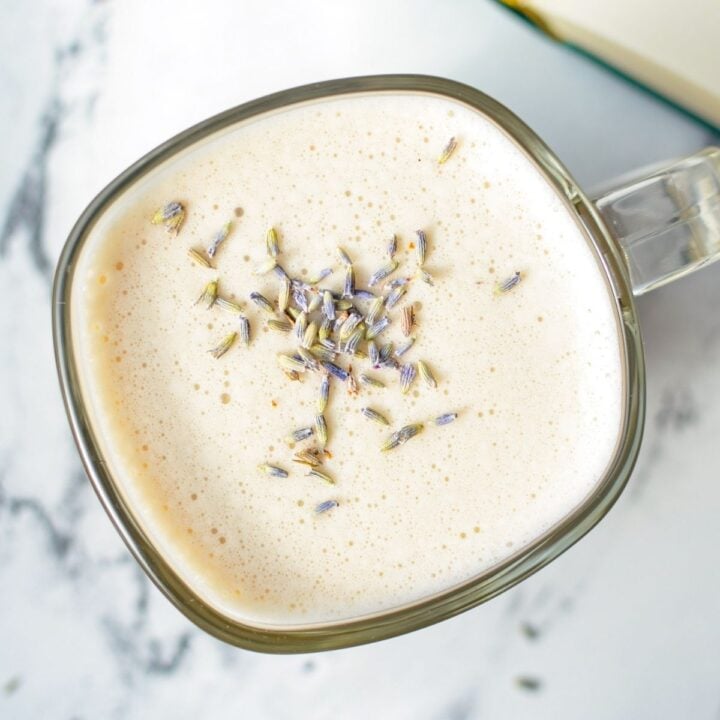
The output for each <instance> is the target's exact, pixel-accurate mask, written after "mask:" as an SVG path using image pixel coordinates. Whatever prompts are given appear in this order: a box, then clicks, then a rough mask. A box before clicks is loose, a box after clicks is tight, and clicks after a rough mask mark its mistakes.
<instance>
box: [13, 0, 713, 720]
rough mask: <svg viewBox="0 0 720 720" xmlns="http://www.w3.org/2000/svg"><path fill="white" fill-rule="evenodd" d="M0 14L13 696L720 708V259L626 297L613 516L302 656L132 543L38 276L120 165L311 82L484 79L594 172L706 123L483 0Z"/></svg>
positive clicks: (362, 713) (47, 714)
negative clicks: (465, 587) (621, 464)
mask: <svg viewBox="0 0 720 720" xmlns="http://www.w3.org/2000/svg"><path fill="white" fill-rule="evenodd" d="M0 18H1V19H2V21H1V22H0V47H2V51H3V63H2V65H1V66H0V93H1V97H2V108H3V112H2V113H0V138H2V143H3V151H2V157H3V161H2V165H1V168H2V169H1V170H0V286H1V287H3V289H4V293H5V297H6V300H5V303H4V304H3V308H2V309H0V323H1V326H0V327H1V333H2V335H1V336H0V337H1V339H2V344H1V345H0V348H1V350H0V367H1V372H0V401H1V403H0V408H1V412H0V599H1V600H0V602H1V605H0V608H1V609H2V611H1V612H0V717H1V718H13V719H14V718H22V719H24V718H33V719H34V718H62V719H65V720H69V719H70V718H75V719H80V718H83V719H86V718H117V719H124V718H148V717H160V718H162V717H169V718H173V720H182V719H184V718H197V717H206V718H231V717H232V718H270V719H271V720H284V719H286V718H288V719H289V718H323V719H324V718H328V719H330V718H332V719H333V720H334V719H335V718H343V719H344V718H348V719H353V718H358V719H360V718H363V719H364V718H367V717H376V718H383V719H384V718H400V719H404V718H408V719H410V718H412V719H413V720H475V719H477V718H553V719H557V718H560V719H564V718H577V717H583V718H585V719H586V720H595V719H605V718H634V719H643V718H648V719H652V720H657V719H658V718H678V717H681V718H694V719H698V720H710V719H711V718H718V717H720V672H719V668H720V622H719V621H718V606H719V605H720V564H719V563H718V561H717V556H716V549H717V546H718V542H719V541H720V523H719V522H718V517H719V516H720V460H719V459H718V451H717V447H718V431H719V430H720V372H719V371H718V368H719V367H720V365H719V361H720V312H718V311H719V310H720V264H719V265H716V266H714V267H712V268H709V269H706V270H705V271H703V272H701V273H699V274H698V275H696V276H694V277H691V278H688V279H686V280H684V281H682V282H679V283H677V284H675V285H673V286H670V287H667V288H665V289H662V290H660V291H656V292H654V293H653V294H652V295H650V296H648V297H645V298H643V299H642V300H641V302H640V303H639V310H640V316H641V321H642V328H643V331H644V336H645V342H646V347H647V361H648V421H647V430H646V436H645V442H644V446H643V449H642V452H641V456H640V460H639V463H638V468H637V471H636V473H635V476H634V478H633V480H632V481H631V483H630V485H629V487H628V489H627V491H626V493H625V494H624V496H623V497H622V498H621V500H620V501H619V502H618V504H617V506H616V507H615V508H614V509H613V511H612V512H611V514H610V515H609V516H608V517H607V518H606V520H605V521H603V522H602V523H601V525H600V526H599V527H598V528H596V529H595V530H594V531H593V532H592V533H591V534H590V535H589V536H588V537H586V538H585V539H584V540H583V541H582V542H581V543H579V544H578V545H576V546H575V547H574V548H573V549H572V550H570V551H569V552H567V553H566V554H565V555H564V556H563V557H561V558H560V559H559V560H558V561H556V562H555V563H554V564H552V565H551V566H549V567H548V568H547V569H545V570H544V571H542V572H540V573H539V574H537V575H535V576H534V577H533V578H532V579H530V580H529V581H527V582H525V583H524V584H522V585H521V586H519V587H517V588H515V589H514V590H512V591H510V592H508V593H506V594H505V595H503V596H501V597H499V598H497V599H496V600H494V601H492V602H490V603H489V604H487V605H485V606H483V607H480V608H477V609H475V610H474V611H471V612H469V613H466V614H465V615H463V616H461V617H459V618H456V619H454V620H452V621H449V622H446V623H443V624H441V625H437V626H435V627H432V628H429V629H427V630H424V631H421V632H417V633H415V634H413V635H409V636H405V637H402V638H397V639H394V640H390V641H387V642H384V643H381V644H378V645H373V646H366V647H362V648H356V649H351V650H346V651H340V652H335V653H331V654H324V655H314V656H296V657H272V656H261V655H256V654H252V653H249V652H244V651H241V650H237V649H234V648H231V647H228V646H225V645H223V644H221V643H220V642H218V641H216V640H214V639H212V638H210V637H209V636H206V635H204V634H203V633H202V632H200V631H199V630H197V629H195V628H194V627H193V626H191V625H190V624H189V623H188V622H187V621H186V620H185V619H184V617H182V616H181V615H180V614H179V613H178V612H177V611H176V610H175V609H174V608H173V607H171V606H170V605H169V603H168V602H167V601H166V600H165V599H164V598H163V597H162V596H161V595H160V593H159V592H158V591H157V590H155V588H154V587H153V586H151V584H150V583H149V581H148V580H147V579H146V578H145V577H144V575H143V574H142V573H141V572H140V570H139V569H138V567H137V566H136V564H135V563H134V561H133V560H132V559H131V558H130V556H129V554H128V552H127V551H126V550H125V548H124V546H123V545H122V544H121V542H120V540H119V539H118V537H117V536H116V534H115V532H114V530H113V529H112V527H111V526H110V523H109V521H108V520H107V518H106V517H105V515H104V513H103V511H102V509H101V507H100V505H99V504H98V502H97V501H96V499H95V497H94V495H93V493H92V490H91V488H90V486H89V484H88V483H87V481H86V479H85V477H84V475H83V473H82V470H81V468H80V464H79V461H78V459H77V456H76V453H75V449H74V446H73V444H72V440H71V437H70V433H69V431H68V427H67V424H66V420H65V416H64V413H63V409H62V405H61V401H60V396H59V392H58V388H57V384H56V378H55V369H54V365H53V358H52V343H51V337H50V297H49V288H50V280H51V274H52V269H53V266H54V263H55V261H56V258H57V256H58V253H59V251H60V248H61V246H62V244H63V242H64V239H65V237H66V234H67V232H68V230H69V228H70V226H71V224H72V223H73V221H74V220H75V218H76V217H77V215H78V214H79V213H80V211H81V210H82V209H83V207H84V206H85V205H86V203H87V202H88V201H89V200H90V198H91V197H92V196H93V194H94V193H95V192H96V191H97V190H99V189H100V188H101V187H102V186H103V185H104V184H105V183H106V182H107V181H109V180H110V179H111V178H112V177H113V176H114V175H115V174H116V173H118V172H119V171H120V170H122V169H123V168H124V167H125V166H126V165H127V164H129V163H130V162H131V161H133V160H134V159H135V158H136V157H137V156H139V155H140V154H141V153H143V152H145V151H146V150H148V149H150V148H151V147H153V146H154V145H156V144H157V143H159V142H160V141H162V140H164V139H165V138H167V137H168V136H170V135H171V134H173V133H175V132H176V131H178V130H181V129H182V128H184V127H185V126H187V125H188V124H190V123H192V122H195V121H197V120H200V119H202V118H204V117H206V116H208V115H210V114H212V113H215V112H217V111H219V110H222V109H224V108H226V107H229V106H231V105H234V104H237V103H240V102H242V101H244V100H248V99H251V98H253V97H256V96H258V95H261V94H264V93H267V92H270V91H274V90H278V89H281V88H285V87H288V86H292V85H296V84H301V83H304V82H309V81H312V80H317V79H324V78H330V77H339V76H345V75H352V74H363V73H374V72H393V71H395V72H402V71H405V72H424V73H432V74H438V75H445V76H448V77H452V78H455V79H458V80H462V81H464V82H467V83H470V84H472V85H475V86H477V87H479V88H481V89H483V90H485V91H487V92H489V93H490V94H492V95H494V96H495V97H497V98H498V99H500V100H501V101H503V102H505V103H506V104H507V105H509V106H510V107H511V108H512V109H513V110H515V111H516V112H517V113H518V114H520V115H521V117H523V118H524V119H525V120H526V121H527V122H528V123H529V124H530V125H532V126H533V127H534V128H535V129H536V130H537V131H538V132H539V133H540V134H541V135H542V136H543V137H544V138H545V139H546V141H547V142H548V143H549V144H550V145H551V146H552V147H553V148H554V149H555V150H556V151H557V152H558V154H559V155H560V156H561V157H562V158H563V160H564V161H565V163H566V164H567V165H568V166H569V167H570V169H571V170H572V171H573V172H574V173H575V174H576V176H577V177H578V179H579V180H580V181H581V182H582V183H583V184H585V185H586V186H592V185H593V184H596V183H598V182H601V181H602V180H604V179H607V178H608V177H610V176H612V175H616V174H618V173H621V172H624V171H626V170H628V169H630V168H632V167H634V166H637V165H642V164H644V163H649V162H653V161H656V160H659V159H662V158H663V157H672V156H676V155H681V154H684V153H689V152H692V151H694V150H696V149H698V148H700V147H702V146H703V145H706V144H709V143H711V142H715V143H717V142H718V140H719V139H718V137H717V135H715V136H713V134H712V133H711V132H709V131H708V130H707V129H706V128H703V127H702V126H700V125H698V124H696V123H694V122H693V121H692V120H690V119H688V118H686V117H684V116H683V115H681V114H679V113H678V112H677V111H675V110H673V109H671V108H669V107H667V106H665V105H663V104H662V103H660V102H659V101H657V100H655V99H654V98H652V97H650V96H648V95H646V94H644V93H643V92H642V91H640V90H638V89H636V88H634V87H631V86H630V85H627V84H625V83H623V82H622V81H621V80H619V79H618V78H616V77H614V76H613V75H611V74H609V73H607V72H606V71H604V70H603V69H601V68H599V67H597V66H595V65H593V64H592V63H590V62H589V61H587V60H586V59H584V58H581V57H579V56H576V55H574V54H572V53H570V52H568V51H567V50H565V49H563V48H561V47H558V46H555V45H553V44H552V43H550V42H549V41H547V40H546V39H544V38H542V37H540V36H539V35H538V34H536V33H535V32H534V31H532V30H531V29H530V28H529V27H527V26H526V25H525V24H523V23H521V22H520V21H519V20H517V19H516V18H515V17H513V16H511V15H509V14H506V13H505V12H504V11H503V10H501V9H500V8H499V7H497V6H496V5H494V4H492V3H489V2H483V1H482V0H452V1H451V2H444V3H434V2H431V1H430V0H423V1H421V2H411V1H410V0H401V1H399V2H392V3H389V2H383V1H382V0H369V1H366V2H363V3H355V2H353V3H350V2H330V0H327V1H326V2H321V1H319V0H316V1H314V2H308V1H307V0H305V1H303V2H291V1H290V0H282V1H280V2H274V3H270V2H260V1H259V0H242V1H241V2H230V0H225V1H224V2H221V1H219V0H218V1H212V0H206V1H205V2H203V3H183V2H181V3H177V2H175V3H170V2H143V1H142V0H125V1H124V2H119V0H118V1H117V2H94V3H92V2H88V0H34V1H33V2H25V3H23V2H20V0H7V2H5V3H3V5H2V8H0ZM719 54H720V53H719ZM524 623H529V624H531V625H532V627H533V628H535V629H536V630H537V633H538V635H537V637H535V638H534V639H531V638H529V637H527V635H526V634H524V633H523V632H522V626H523V624H524ZM519 678H529V679H532V680H533V681H535V682H536V683H537V689H535V690H531V689H527V688H523V687H521V686H520V685H518V679H519Z"/></svg>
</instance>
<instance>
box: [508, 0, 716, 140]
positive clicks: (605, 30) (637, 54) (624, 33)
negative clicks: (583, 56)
mask: <svg viewBox="0 0 720 720" xmlns="http://www.w3.org/2000/svg"><path fill="white" fill-rule="evenodd" d="M500 1H501V2H502V3H503V4H504V5H506V6H507V7H509V8H511V9H512V10H514V11H516V12H518V13H520V14H521V15H523V16H524V17H525V18H527V19H528V20H530V21H531V22H532V23H533V24H535V25H536V26H537V27H538V28H540V29H541V30H543V31H544V32H546V33H547V34H549V35H551V36H552V37H554V38H556V39H558V40H561V41H562V42H565V43H568V44H570V45H573V46H575V47H577V48H580V49H581V50H583V51H585V52H587V53H589V54H590V55H593V56H595V57H597V58H599V59H600V60H602V61H603V62H605V63H607V64H608V65H610V66H612V67H614V68H615V69H617V70H619V71H620V72H621V73H623V74H624V75H627V76H628V77H630V78H632V79H633V80H635V81H637V82H639V83H641V84H642V85H645V86H647V87H648V88H650V89H651V90H653V91H655V92H656V93H658V94H659V95H661V96H663V97H665V98H667V99H668V100H670V101H671V102H673V103H675V104H677V105H679V106H681V107H682V108H685V109H686V110H688V111H689V112H691V113H692V114H694V115H696V116H697V117H698V118H700V119H701V120H704V121H705V122H706V123H709V124H710V125H712V126H713V127H715V128H720V0H683V1H682V2H679V1H678V0H500Z"/></svg>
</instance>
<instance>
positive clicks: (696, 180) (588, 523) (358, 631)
mask: <svg viewBox="0 0 720 720" xmlns="http://www.w3.org/2000/svg"><path fill="white" fill-rule="evenodd" d="M382 92H393V93H397V92H408V93H415V94H417V93H421V94H422V93H430V94H435V95H441V96H446V97H449V98H452V99H454V100H456V101H460V102H463V103H465V104H467V105H469V106H471V107H473V108H476V109H477V110H479V111H480V112H482V113H483V114H484V115H485V116H487V117H488V118H490V119H491V120H492V121H493V122H495V123H496V124H497V125H498V126H499V127H500V128H501V129H502V130H504V131H505V133H507V134H508V135H509V136H510V137H511V138H512V139H513V140H514V142H515V143H516V144H517V145H518V146H519V147H520V148H521V149H522V150H523V151H524V152H525V153H526V155H527V156H528V157H529V159H530V160H531V161H532V162H533V163H534V164H535V166H536V167H537V168H538V170H539V171H540V172H541V173H543V175H544V176H545V177H546V179H547V180H548V182H549V183H550V184H551V185H552V186H553V187H554V188H555V189H556V191H557V193H558V194H559V196H560V197H561V198H562V199H563V201H564V203H565V205H566V206H567V208H568V209H569V210H570V211H571V212H572V213H573V214H574V216H575V218H576V220H577V223H578V226H579V227H580V228H581V229H582V231H583V232H584V235H585V237H586V238H587V241H588V243H590V244H591V245H592V247H593V248H594V249H595V251H596V253H597V258H598V261H599V264H600V266H601V267H602V269H603V271H604V272H605V275H606V278H607V281H608V283H609V286H610V287H611V289H612V292H613V294H614V297H615V301H616V308H617V316H618V323H619V327H620V332H621V341H622V345H623V349H624V359H625V363H624V369H625V389H626V392H625V400H624V419H623V430H622V435H621V440H620V442H619V443H618V446H617V449H616V452H615V455H614V457H613V458H612V460H611V462H610V464H609V466H608V469H607V473H606V475H605V477H604V478H603V479H602V480H601V481H600V482H599V483H598V484H597V485H596V487H595V489H594V491H593V492H592V493H591V494H590V495H589V496H588V497H587V498H586V499H585V500H584V502H583V503H582V504H581V505H580V506H579V507H577V508H576V509H575V510H574V511H573V512H572V513H571V514H570V515H568V516H566V517H565V518H564V519H563V520H562V521H560V522H559V523H557V524H556V525H555V526H554V527H552V528H551V529H550V530H549V531H547V532H546V533H545V534H544V535H542V536H541V537H539V538H537V539H536V540H535V541H534V542H533V543H531V544H530V545H527V546H525V547H523V548H522V549H521V550H519V551H518V552H517V553H516V554H515V555H513V556H512V557H510V558H508V559H507V560H505V561H504V562H502V563H500V564H498V565H496V566H495V567H493V568H491V569H490V570H488V571H486V572H484V573H482V574H481V575H479V576H477V577H475V578H471V579H470V580H468V581H466V582H464V583H462V584H460V585H457V586H454V587H451V588H449V589H447V590H445V591H443V592H441V593H439V594H437V595H433V596H432V597H428V598H426V599H423V600H421V601H419V602H415V603H412V604H409V605H406V606H403V607H399V608H394V609H392V610H390V611H387V612H381V613H377V614H374V615H369V616H363V617H360V618H355V619H349V620H344V621H339V622H333V623H327V624H322V625H306V626H293V627H256V626H251V625H247V624H243V623H241V622H238V621H237V620H234V619H232V618H229V617H227V616H225V615H223V614H222V613H221V612H220V611H218V610H217V609H216V608H214V607H212V606H211V605H209V604H207V603H206V602H204V601H203V599H202V598H201V597H200V596H199V595H198V594H197V593H196V592H195V591H194V590H193V588H191V587H190V586H188V585H187V584H186V583H185V582H184V581H183V580H182V579H181V578H180V577H179V576H178V574H177V573H176V572H175V571H174V570H173V568H172V567H171V566H170V564H169V563H168V562H167V561H166V560H165V558H164V557H163V556H162V555H161V554H160V553H159V552H158V551H157V549H156V548H155V547H154V545H153V543H152V542H151V541H150V539H149V537H148V535H147V534H146V533H145V532H144V530H143V528H142V527H141V525H140V523H139V522H138V521H137V519H136V518H135V517H134V515H133V513H132V510H131V508H130V507H129V506H128V505H127V503H126V501H125V499H124V497H123V495H122V493H121V492H120V490H119V488H118V487H117V485H116V483H115V482H114V480H113V477H112V474H111V473H110V471H109V470H108V466H107V465H106V463H105V462H104V459H103V457H102V453H101V451H100V449H99V444H98V442H97V441H96V439H95V436H94V433H93V427H92V423H91V422H90V418H89V413H88V409H87V405H86V401H85V400H84V398H83V396H82V393H81V389H80V382H79V379H78V370H77V366H76V362H75V357H74V355H73V345H72V338H71V312H70V307H71V299H72V289H73V277H74V268H75V260H76V258H77V257H78V254H79V253H80V251H81V250H82V247H83V243H84V241H85V239H86V237H87V236H88V233H89V231H90V229H91V228H92V226H93V225H94V224H95V222H96V221H97V220H98V218H99V217H100V216H101V215H102V214H103V213H104V212H105V210H106V209H107V208H108V207H109V206H110V205H111V204H112V203H113V202H114V201H115V200H116V199H117V198H118V197H119V196H120V195H122V193H123V192H124V191H125V190H126V189H127V188H128V187H130V186H131V185H132V184H133V183H135V182H137V181H138V180H139V179H140V178H141V177H143V176H144V175H145V174H146V173H148V172H149V171H151V170H153V169H154V168H156V167H157V166H158V165H160V164H161V163H163V162H165V161H166V160H168V159H169V158H170V157H172V156H173V155H174V154H175V153H177V152H179V151H181V150H183V149H185V148H187V147H189V146H190V145H193V144H194V143H196V142H198V141H199V140H202V139H203V138H206V137H207V136H209V135H211V134H213V133H215V132H218V131H220V130H222V129H224V128H226V127H228V126H230V125H234V124H236V123H238V122H241V121H243V120H247V119H248V118H252V117H255V116H257V115H260V114H263V113H268V112H274V111H277V110H279V109H281V108H283V107H287V106H290V105H293V104H296V103H305V102H309V101H313V100H317V99H321V98H325V97H329V96H339V95H346V94H356V93H366V94H367V93H382ZM719 258H720V150H718V149H717V148H707V149H706V150H703V151H702V152H700V153H698V154H697V155H694V156H692V157H690V158H687V159H684V160H681V161H679V162H675V163H673V164H670V165H669V166H666V167H661V168H659V169H658V168H655V169H653V170H650V171H645V172H643V173H640V174H639V175H638V176H637V177H636V178H632V179H630V180H626V181H623V182H620V183H617V184H616V186H614V187H613V188H612V189H610V190H608V191H607V192H605V193H603V194H602V195H601V196H600V197H596V198H594V199H593V200H591V199H589V198H588V197H587V196H586V195H585V194H584V193H583V191H582V190H581V189H580V188H579V187H578V186H577V184H576V183H575V181H574V180H573V179H572V177H571V176H570V174H569V173H568V172H567V170H566V169H565V168H564V167H563V165H562V163H561V162H560V161H559V160H558V159H557V158H556V157H555V155H554V154H553V153H552V151H551V150H550V149H549V148H548V147H547V146H546V145H545V144H544V143H543V142H542V140H540V138H538V137H537V135H535V133H534V132H533V131H532V130H531V129H530V128H529V127H527V126H526V125H525V124H524V123H523V122H522V121H521V120H519V119H518V118H517V117H515V115H513V114H512V113H511V112H510V111H509V110H507V108H505V107H503V106H502V105H500V104H499V103H497V102H496V101H495V100H493V99H492V98H490V97H488V96H487V95H484V94H483V93H481V92H480V91H478V90H475V89H474V88H471V87H468V86H466V85H462V84H459V83H456V82H453V81H450V80H445V79H441V78H434V77H426V76H419V75H384V76H371V77H360V78H350V79H343V80H333V81H329V82H322V83H316V84H312V85H307V86H304V87H300V88H294V89H291V90H286V91H284V92H280V93H276V94H274V95H269V96H267V97H264V98H260V99H259V100H254V101H252V102H250V103H246V104H244V105H241V106H239V107H236V108H233V109H231V110H228V111H226V112H224V113H221V114H220V115H216V116H215V117H212V118H210V119H208V120H205V121H204V122H201V123H199V124H198V125H196V126H194V127H192V128H189V129H188V130H186V131H184V132H182V133H180V134H179V135H177V136H176V137H174V138H172V139H171V140H168V141H167V142H166V143H164V144H163V145H161V146H160V147H158V148H156V149H155V150H153V151H152V152H150V153H148V154H147V155H146V156H145V157H143V158H142V159H140V160H139V161H138V162H136V163H135V164H134V165H132V166H131V167H130V168H128V169H127V170H126V171H125V172H124V173H122V175H120V176H119V177H118V178H116V179H115V180H114V181H113V182H111V183H110V184H109V185H108V186H107V187H106V188H105V189H104V190H102V192H101V193H100V194H99V195H98V196H97V197H96V198H95V199H94V200H93V201H92V202H91V203H90V205H89V206H88V207H87V209H86V210H85V211H84V212H83V214H82V215H81V217H80V218H79V220H78V221H77V223H76V224H75V226H74V228H73V230H72V232H71V233H70V236H69V237H68V240H67V242H66V244H65V247H64V249H63V252H62V254H61V256H60V259H59V262H58V266H57V270H56V274H55V285H54V289H53V334H54V341H55V357H56V362H57V367H58V374H59V378H60V385H61V388H62V393H63V398H64V401H65V406H66V409H67V414H68V418H69V421H70V427H71V430H72V433H73V436H74V438H75V442H76V444H77V446H78V450H79V452H80V457H81V459H82V462H83V465H84V466H85V470H86V472H87V474H88V476H89V478H90V480H91V482H92V484H93V486H94V488H95V491H96V493H97V495H98V497H99V499H100V501H101V503H102V504H103V506H104V507H105V510H106V511H107V513H108V515H109V517H110V519H111V520H112V522H113V523H114V525H115V527H116V528H117V530H118V532H119V533H120V535H121V536H122V538H123V540H124V541H125V543H126V544H127V546H128V548H129V549H130V551H131V552H132V554H133V555H134V556H135V558H136V560H137V561H138V562H139V563H140V565H141V566H142V567H143V569H144V570H145V572H146V573H147V574H148V575H149V577H150V578H151V579H152V580H153V582H154V583H155V584H156V585H157V587H158V588H159V589H160V590H161V591H162V592H163V593H164V594H165V595H166V596H167V597H168V598H169V599H170V601H171V602H172V603H173V604H174V605H175V606H176V607H177V608H179V610H180V611H181V612H183V613H184V614H185V615H186V616H187V617H188V618H189V619H190V620H191V621H193V622H194V623H195V624H197V625H198V626H200V627H201V628H203V629H204V630H206V631H207V632H209V633H211V634H212V635H215V636H216V637H218V638H220V639H221V640H224V641H225V642H228V643H231V644H234V645H238V646H241V647H245V648H250V649H253V650H260V651H265V652H310V651H317V650H327V649H333V648H340V647H347V646H352V645H359V644H361V643H366V642H372V641H375V640H381V639H384V638H388V637H392V636H394V635H398V634H401V633H405V632H410V631H412V630H416V629H418V628H421V627H425V626H427V625H430V624H432V623H435V622H438V621H440V620H444V619H445V618H449V617H451V616H453V615H456V614H458V613H460V612H463V611H464V610H467V609H469V608H471V607H474V606H475V605H478V604H479V603H482V602H484V601H486V600H489V599H490V598H492V597H494V596H495V595H497V594H498V593H501V592H503V591H504V590H507V589H508V588H510V587H511V586H513V585H515V584H516V583H518V582H520V581H521V580H523V579H524V578H526V577H528V576H529V575H531V574H532V573H534V572H536V571H537V570H539V569H540V568H541V567H543V566H544V565H546V564H547V563H548V562H550V561H551V560H553V559H554V558H556V557H557V556H558V555H560V554H561V553H562V552H563V551H564V550H566V549H567V548H569V547H570V546H571V545H572V544H573V543H575V542H576V541H577V540H578V539H579V538H581V537H582V536H583V535H584V534H585V533H587V532H588V531H589V530H590V529H591V528H592V527H593V526H594V525H595V524H596V523H597V522H598V521H599V520H600V519H601V518H602V517H603V516H604V515H605V513H607V511H608V510H609V509H610V507H611V506H612V505H613V503H614V502H615V500H616V499H617V498H618V496H619V494H620V492H621V491H622V489H623V488H624V486H625V483H626V482H627V480H628V477H629V476H630V473H631V470H632V468H633V465H634V463H635V459H636V457H637V454H638V450H639V447H640V441H641V437H642V429H643V421H644V413H645V372H644V363H643V350H642V343H641V338H640V330H639V327H638V323H637V316H636V312H635V307H634V304H633V296H636V295H640V294H643V293H645V292H647V291H649V290H651V289H652V288H655V287H658V286H660V285H663V284H664V283H667V282H669V281H671V280H673V279H675V278H677V277H681V276H683V275H685V274H687V273H689V272H692V271H694V270H696V269H698V268H699V267H701V266H703V265H705V264H707V263H710V262H712V261H713V260H717V259H719Z"/></svg>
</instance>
